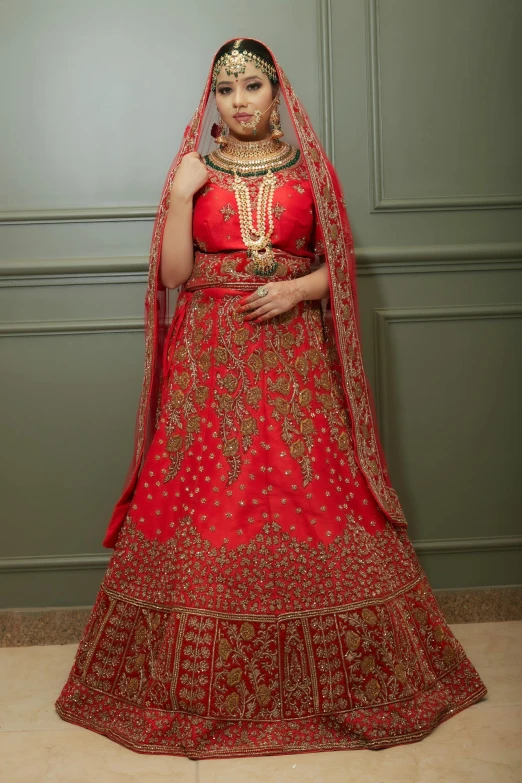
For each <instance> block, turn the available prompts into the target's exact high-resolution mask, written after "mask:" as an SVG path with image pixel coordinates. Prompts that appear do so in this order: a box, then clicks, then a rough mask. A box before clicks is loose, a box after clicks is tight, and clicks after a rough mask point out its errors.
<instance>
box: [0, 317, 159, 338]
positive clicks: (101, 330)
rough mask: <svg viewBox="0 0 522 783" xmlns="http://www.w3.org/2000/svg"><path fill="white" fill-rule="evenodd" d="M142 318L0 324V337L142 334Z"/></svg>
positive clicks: (10, 322)
mask: <svg viewBox="0 0 522 783" xmlns="http://www.w3.org/2000/svg"><path fill="white" fill-rule="evenodd" d="M143 328H144V324H143V319H142V318H93V319H88V320H62V321H18V322H17V321H9V322H3V323H1V322H0V337H42V336H49V335H61V334H109V333H119V332H142V331H143Z"/></svg>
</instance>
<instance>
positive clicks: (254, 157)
mask: <svg viewBox="0 0 522 783" xmlns="http://www.w3.org/2000/svg"><path fill="white" fill-rule="evenodd" d="M300 155H301V153H300V150H299V149H294V147H291V146H290V144H287V143H286V141H279V140H278V139H272V138H270V137H269V138H267V139H261V140H260V141H239V140H238V139H235V138H233V137H230V136H228V137H227V143H226V144H224V145H222V147H221V148H220V149H218V150H214V152H211V153H210V154H209V155H206V156H205V161H206V163H207V164H208V165H209V166H211V168H214V169H217V171H225V172H227V173H229V174H235V173H236V172H237V174H238V175H239V176H240V177H256V176H262V175H263V174H266V173H267V172H268V171H280V169H286V168H288V167H289V166H293V165H294V163H297V161H298V160H299V157H300Z"/></svg>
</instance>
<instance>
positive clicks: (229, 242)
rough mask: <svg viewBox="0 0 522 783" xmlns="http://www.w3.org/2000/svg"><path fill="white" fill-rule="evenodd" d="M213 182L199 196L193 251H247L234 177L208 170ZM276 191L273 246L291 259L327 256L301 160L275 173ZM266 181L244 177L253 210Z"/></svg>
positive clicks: (198, 193)
mask: <svg viewBox="0 0 522 783" xmlns="http://www.w3.org/2000/svg"><path fill="white" fill-rule="evenodd" d="M207 169H208V173H209V179H208V181H207V182H206V184H205V185H204V186H203V187H202V188H201V189H200V190H199V191H198V192H197V193H196V194H195V197H194V214H193V225H192V229H193V234H192V235H193V237H194V246H195V248H196V249H197V250H200V251H202V252H203V253H220V252H229V251H232V250H245V244H244V242H243V240H242V238H241V230H240V225H239V210H238V206H237V201H236V195H235V193H234V190H233V187H232V183H233V181H234V175H233V174H228V173H226V172H221V171H216V169H214V168H212V167H211V166H209V165H207ZM275 176H276V177H277V181H278V183H277V187H276V189H275V191H274V200H273V204H272V210H273V214H274V231H273V233H272V237H271V241H272V245H273V247H274V248H279V249H280V250H283V251H285V252H287V253H291V254H292V255H297V256H303V257H308V258H311V259H313V257H314V255H315V254H320V253H322V252H323V249H324V245H323V237H322V232H321V227H320V225H319V223H318V222H317V219H316V212H315V206H314V199H313V195H312V188H311V186H310V181H309V178H308V169H307V167H306V164H305V162H304V160H303V159H302V157H301V158H300V159H299V160H298V161H297V163H295V164H294V165H293V166H290V167H289V168H286V169H282V170H281V171H276V172H275ZM262 179H263V177H262V175H259V176H255V177H244V178H243V181H245V182H246V183H247V186H248V190H249V194H250V201H251V203H252V205H253V210H254V225H256V212H255V203H256V198H257V194H258V192H259V186H260V184H261V181H262Z"/></svg>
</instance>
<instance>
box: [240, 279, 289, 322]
mask: <svg viewBox="0 0 522 783" xmlns="http://www.w3.org/2000/svg"><path fill="white" fill-rule="evenodd" d="M296 283H297V280H281V281H279V282H271V283H261V285H260V287H263V288H266V290H267V291H268V293H267V294H266V296H259V294H258V293H257V292H256V291H254V292H253V293H252V294H251V295H250V296H248V297H246V298H245V299H241V300H240V303H239V305H238V306H237V310H238V312H244V313H245V317H244V320H245V321H255V323H259V322H260V321H266V320H267V319H268V318H273V317H274V316H275V315H280V314H281V313H285V312H286V311H287V310H290V309H291V308H292V307H294V305H296V304H297V302H299V301H300V300H301V299H302V292H301V291H300V289H299V287H298V286H297V285H296Z"/></svg>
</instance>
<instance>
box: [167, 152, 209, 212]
mask: <svg viewBox="0 0 522 783" xmlns="http://www.w3.org/2000/svg"><path fill="white" fill-rule="evenodd" d="M207 179H208V170H207V167H206V165H205V163H204V162H203V158H202V157H201V155H200V154H199V152H187V154H186V155H184V156H183V158H182V159H181V163H180V164H179V166H178V170H177V171H176V174H175V175H174V179H173V181H172V188H171V190H170V194H171V196H174V197H175V198H181V199H183V200H184V201H190V199H192V197H193V195H194V193H196V192H197V191H198V190H199V189H200V188H202V187H203V185H204V184H205V182H206V181H207Z"/></svg>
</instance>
